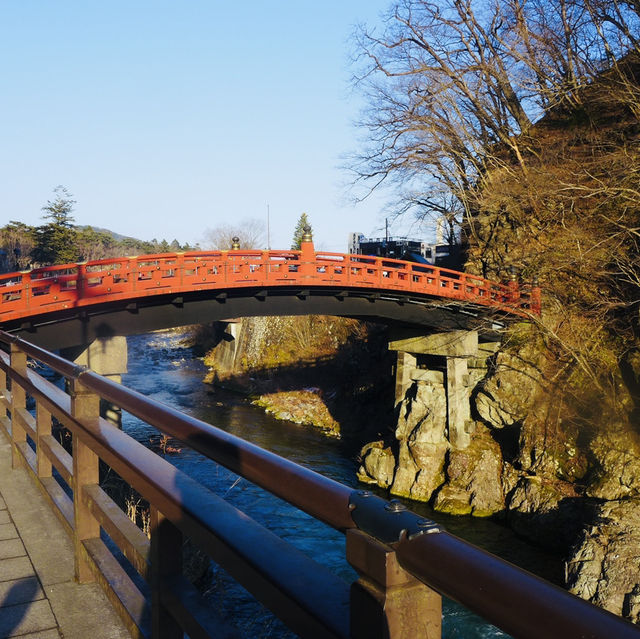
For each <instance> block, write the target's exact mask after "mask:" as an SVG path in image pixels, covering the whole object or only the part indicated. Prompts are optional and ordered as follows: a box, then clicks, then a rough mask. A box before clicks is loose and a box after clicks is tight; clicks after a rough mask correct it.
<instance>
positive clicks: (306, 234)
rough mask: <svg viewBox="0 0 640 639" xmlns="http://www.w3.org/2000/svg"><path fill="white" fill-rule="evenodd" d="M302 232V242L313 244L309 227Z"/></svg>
mask: <svg viewBox="0 0 640 639" xmlns="http://www.w3.org/2000/svg"><path fill="white" fill-rule="evenodd" d="M302 230H303V231H304V235H303V236H302V241H303V242H313V237H312V236H311V227H310V226H309V225H307V226H305V227H304V228H303V229H302Z"/></svg>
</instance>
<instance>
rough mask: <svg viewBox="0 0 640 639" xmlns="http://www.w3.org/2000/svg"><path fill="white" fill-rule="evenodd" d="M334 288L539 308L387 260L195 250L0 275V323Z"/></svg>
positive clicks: (489, 285)
mask: <svg viewBox="0 0 640 639" xmlns="http://www.w3.org/2000/svg"><path fill="white" fill-rule="evenodd" d="M261 286H265V287H267V286H303V287H314V286H316V287H323V286H325V287H326V286H340V287H345V288H348V289H364V290H367V289H376V290H382V291H384V290H389V291H394V292H398V291H400V292H406V293H407V294H409V295H423V296H430V297H433V298H444V299H451V300H455V301H458V302H468V303H471V304H480V305H483V306H487V307H492V308H495V309H496V310H499V311H501V312H505V313H511V314H515V315H523V316H526V315H530V314H539V313H540V291H539V289H537V288H535V287H526V286H522V287H521V286H519V285H518V283H517V282H515V281H514V282H511V283H510V284H508V285H507V284H500V283H496V282H491V281H490V280H487V279H485V278H482V277H478V276H476V275H472V274H469V273H462V272H458V271H452V270H449V269H443V268H439V267H436V266H429V265H428V264H416V263H413V262H404V261H402V260H394V259H390V258H380V257H370V256H364V255H350V254H342V253H325V252H316V251H315V250H314V248H313V244H311V243H307V244H306V245H305V244H303V248H302V251H240V250H232V251H208V252H207V251H199V252H187V253H166V254H158V255H142V256H137V257H123V258H110V259H104V260H95V261H92V262H86V263H80V264H65V265H61V266H50V267H45V268H39V269H34V270H32V271H23V272H18V273H8V274H5V275H2V276H0V322H2V321H8V320H13V319H16V318H20V317H26V316H29V315H34V314H38V313H47V312H53V311H59V310H64V309H68V308H75V307H82V306H89V305H92V304H96V303H101V302H108V301H115V300H129V299H136V298H140V297H145V296H148V295H163V294H180V293H185V292H190V291H198V290H211V289H216V288H225V289H233V288H242V287H261Z"/></svg>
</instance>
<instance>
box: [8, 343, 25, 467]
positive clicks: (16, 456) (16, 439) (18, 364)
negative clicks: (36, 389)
mask: <svg viewBox="0 0 640 639" xmlns="http://www.w3.org/2000/svg"><path fill="white" fill-rule="evenodd" d="M11 368H12V369H13V370H14V371H16V373H20V374H21V375H24V376H26V374H27V354H26V353H25V352H23V351H22V350H20V348H19V347H18V346H17V345H16V344H11ZM26 405H27V394H26V392H25V390H24V388H22V386H20V385H19V384H17V383H15V381H14V380H11V465H12V467H13V468H17V467H18V466H20V465H21V464H22V459H23V457H22V453H21V452H20V451H19V450H18V446H17V445H18V444H20V443H22V442H26V441H27V432H26V431H25V429H24V428H22V426H20V424H19V420H18V419H16V415H17V414H18V409H20V408H25V407H26Z"/></svg>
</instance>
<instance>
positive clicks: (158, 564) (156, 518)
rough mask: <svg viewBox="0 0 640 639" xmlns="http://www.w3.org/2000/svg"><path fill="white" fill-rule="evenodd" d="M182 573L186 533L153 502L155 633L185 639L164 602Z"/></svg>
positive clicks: (166, 638)
mask: <svg viewBox="0 0 640 639" xmlns="http://www.w3.org/2000/svg"><path fill="white" fill-rule="evenodd" d="M181 575H182V533H181V532H180V530H179V529H178V528H176V526H174V525H173V524H172V523H171V521H169V520H168V519H167V518H166V517H165V516H164V515H163V514H162V513H161V512H160V511H159V510H158V509H157V508H156V507H155V506H153V505H151V593H152V594H151V636H152V637H153V639H182V637H183V634H184V633H183V630H182V628H181V627H180V626H179V625H178V623H177V622H176V620H175V619H174V618H173V616H172V615H171V614H170V613H169V611H168V610H167V609H166V608H165V606H164V605H163V603H162V589H163V588H165V587H166V583H165V582H166V581H167V580H169V579H171V578H172V577H180V576H181Z"/></svg>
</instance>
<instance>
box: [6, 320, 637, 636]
mask: <svg viewBox="0 0 640 639" xmlns="http://www.w3.org/2000/svg"><path fill="white" fill-rule="evenodd" d="M0 344H4V347H5V349H8V352H6V351H4V350H3V351H0V430H2V431H4V433H5V434H6V436H8V437H9V438H10V440H11V443H12V455H13V462H14V465H24V466H25V467H26V468H27V470H29V471H30V473H31V474H32V476H33V477H34V479H35V480H36V482H37V483H38V485H39V486H40V487H41V489H42V491H43V493H44V495H45V496H46V497H47V499H48V500H49V502H50V503H51V505H52V507H53V509H54V511H55V512H56V514H57V515H58V517H59V518H60V520H61V521H62V523H63V525H64V527H65V528H66V530H67V531H68V533H69V534H70V535H71V538H72V540H73V544H74V548H75V562H76V577H77V579H78V580H79V581H90V580H92V579H96V580H97V581H98V582H99V583H100V584H101V586H102V587H103V588H104V589H105V591H106V593H107V595H108V596H109V598H110V599H111V601H112V603H113V604H114V606H115V608H116V610H117V611H118V612H119V613H120V615H121V616H122V618H123V619H124V620H125V622H126V623H127V625H128V627H129V629H130V631H131V634H132V635H133V636H136V637H138V636H141V637H142V636H144V637H146V636H152V637H158V638H163V639H164V638H167V639H177V638H178V637H180V638H181V637H182V636H183V632H186V633H187V634H188V635H189V636H190V637H193V638H195V637H231V636H237V633H236V631H235V630H234V629H233V628H230V627H229V626H228V625H227V624H225V623H224V622H223V621H221V620H220V618H219V615H218V614H217V613H216V612H214V611H212V610H211V609H210V608H209V607H208V606H207V604H206V603H205V602H204V601H203V600H202V598H201V597H200V595H199V594H198V593H197V592H196V590H195V589H194V588H193V587H192V586H191V585H190V584H189V583H188V582H187V581H186V580H185V579H184V578H183V576H182V566H181V557H182V552H181V551H182V540H183V538H184V537H188V538H190V539H191V540H192V541H193V542H194V543H195V544H196V545H197V546H198V547H199V548H201V549H202V550H203V551H204V552H205V553H206V554H207V555H208V556H209V557H211V559H212V560H213V561H215V562H216V563H218V564H219V565H220V566H222V567H223V568H224V569H225V570H227V571H228V572H229V573H230V574H231V575H232V576H233V577H234V578H235V579H237V580H238V581H239V582H240V583H241V584H242V585H244V587H245V588H247V589H248V590H249V591H250V592H251V593H252V594H253V595H254V596H255V597H256V598H257V599H258V600H260V601H262V602H263V603H264V604H265V605H266V606H267V607H269V608H270V609H271V610H272V611H273V612H274V613H275V614H276V615H277V616H278V617H280V618H281V619H282V620H283V621H284V622H285V623H286V624H287V625H288V626H289V627H290V628H292V629H293V630H294V631H295V632H296V633H298V634H299V635H300V636H303V637H345V638H346V637H352V638H356V639H360V638H362V639H365V638H366V639H377V638H380V639H382V638H385V639H400V638H406V637H411V638H413V637H426V638H427V639H437V638H438V637H440V633H441V599H440V597H441V595H444V596H447V597H450V598H452V599H454V600H457V601H459V602H460V603H461V604H463V605H464V606H467V607H468V608H469V609H471V610H472V611H474V612H476V613H478V614H480V615H481V616H483V617H485V618H486V619H487V620H488V621H490V622H491V623H493V624H495V625H497V626H499V627H500V628H502V629H503V630H505V631H506V632H508V633H510V634H511V635H513V636H514V637H523V638H529V637H531V638H534V637H535V638H536V639H537V638H539V637H545V638H547V637H548V638H551V639H553V638H558V639H560V638H562V639H570V638H573V637H575V638H578V637H582V638H591V639H605V638H606V639H610V638H611V637H616V638H617V639H632V638H635V639H638V637H640V631H639V630H638V629H637V628H636V627H635V626H632V625H631V624H629V623H627V622H625V621H624V620H622V619H620V618H619V617H616V616H614V615H611V614H610V613H607V612H605V611H602V610H600V609H598V608H596V607H595V606H592V605H591V604H589V603H587V602H584V601H582V600H580V599H578V598H577V597H574V596H572V595H570V594H569V593H567V592H565V591H563V590H561V589H559V588H557V587H556V586H553V585H551V584H549V583H547V582H545V581H543V580H541V579H539V578H537V577H535V576H533V575H531V574H530V573H527V572H525V571H522V570H520V569H518V568H516V567H515V566H513V565H511V564H509V563H507V562H504V561H502V560H500V559H498V558H496V557H494V556H492V555H490V554H488V553H485V552H483V551H481V550H479V549H478V548H475V547H474V546H472V545H470V544H468V543H466V542H464V541H462V540H460V539H458V538H457V537H455V536H453V535H450V534H449V533H447V532H446V531H444V530H443V529H442V528H441V527H440V526H438V525H437V524H436V523H434V522H433V521H430V520H427V519H424V518H421V517H419V516H418V515H415V514H413V513H411V512H410V511H408V510H406V509H404V508H403V507H402V505H401V504H399V503H398V502H394V501H391V502H387V501H386V500H384V499H380V498H378V497H376V496H374V495H372V494H370V493H368V492H367V491H358V490H352V489H351V488H348V487H346V486H344V485H342V484H339V483H337V482H335V481H333V480H330V479H328V478H326V477H323V476H322V475H319V474H317V473H314V472H312V471H310V470H308V469H305V468H303V467H301V466H298V465H296V464H294V463H292V462H290V461H288V460H286V459H283V458H281V457H278V456H277V455H275V454H273V453H270V452H267V451H264V450H262V449H260V448H258V447H257V446H255V445H253V444H251V443H249V442H246V441H244V440H241V439H239V438H237V437H234V436H233V435H230V434H228V433H226V432H224V431H221V430H219V429H217V428H215V427H213V426H210V425H208V424H205V423H203V422H200V421H199V420H197V419H194V418H192V417H190V416H188V415H184V414H182V413H180V412H179V411H177V410H175V409H172V408H169V407H167V406H164V405H162V404H160V403H158V402H155V401H153V400H150V399H148V398H146V397H144V396H143V395H140V394H139V393H136V392H134V391H131V390H129V389H127V388H125V387H124V386H121V385H119V384H117V383H115V382H113V381H110V380H107V379H105V378H102V377H100V376H99V375H97V374H95V373H93V372H91V371H89V370H87V369H85V368H83V367H78V366H76V365H73V364H71V363H70V362H68V361H66V360H63V359H61V358H59V357H58V356H56V355H53V354H51V353H49V352H47V351H44V350H42V349H41V348H39V347H36V346H33V345H31V344H29V343H27V342H25V341H23V340H20V339H18V338H15V337H13V336H11V335H8V334H7V333H4V332H1V331H0ZM35 363H39V364H44V365H46V366H48V367H50V368H51V369H52V370H54V371H56V372H57V373H58V374H60V375H62V376H63V377H64V378H65V380H66V381H67V385H68V391H67V392H66V391H63V390H61V389H59V388H58V387H56V386H54V385H53V384H52V383H51V382H49V381H48V380H47V379H45V378H43V377H42V376H41V375H40V374H39V373H38V372H37V369H36V368H35V367H34V366H33V364H35ZM100 399H106V400H107V401H108V402H110V403H112V404H116V405H118V406H120V407H121V408H122V409H123V410H125V411H128V412H130V413H131V414H133V415H135V416H136V417H138V418H139V419H141V420H143V421H144V422H146V423H148V424H150V425H152V426H154V427H155V428H157V429H159V430H160V431H161V432H163V433H166V434H168V435H170V436H172V437H175V438H177V439H179V440H181V441H183V442H184V443H185V444H187V445H189V446H191V447H192V448H193V449H195V450H196V451H198V452H200V453H202V454H203V455H205V456H206V457H208V458H210V459H212V460H215V461H216V462H218V463H220V464H222V465H224V466H226V467H227V468H229V469H230V470H232V471H233V472H235V473H238V474H239V475H240V476H242V477H245V478H247V479H248V480H250V481H252V482H254V483H256V484H257V485H259V486H262V487H263V488H265V489H266V490H268V491H270V492H272V493H273V494H275V495H277V496H279V497H281V498H282V499H285V500H287V501H288V502H290V503H291V504H293V505H294V506H296V507H298V508H300V509H302V510H304V511H305V512H307V513H309V514H310V515H312V516H313V517H316V518H318V519H320V520H321V521H323V522H325V523H327V524H328V525H330V526H332V527H334V528H336V529H337V530H340V531H342V532H344V533H345V536H346V558H347V560H348V561H349V562H350V563H351V564H352V565H353V566H354V568H355V569H356V571H357V572H358V574H359V579H358V580H357V581H356V582H354V583H353V584H347V583H345V582H344V581H343V580H341V579H340V578H338V577H336V576H335V575H334V574H332V573H331V572H330V571H329V570H328V569H327V568H326V567H324V566H322V565H321V564H319V563H318V562H316V561H314V560H312V559H310V558H308V557H306V556H305V555H303V554H302V553H300V552H299V551H298V550H296V549H295V548H294V547H292V546H291V545H290V544H288V543H287V542H285V541H283V540H282V539H280V538H279V537H277V536H276V535H274V534H273V533H272V532H270V531H269V530H267V529H265V528H264V527H262V526H260V525H259V524H257V523H256V522H254V521H253V520H252V519H251V518H250V517H248V516H247V515H246V514H244V513H242V512H240V511H238V510H237V509H235V508H234V507H232V506H231V505H229V504H228V503H227V502H225V501H224V500H223V499H221V498H219V497H218V496H216V495H215V494H213V493H212V492H211V491H210V490H208V489H207V488H205V487H204V486H202V485H201V484H199V483H198V482H197V481H195V480H193V479H191V478H190V477H188V476H186V475H185V474H184V473H182V472H181V471H179V470H178V469H176V468H175V467H174V466H172V465H171V464H169V463H168V462H167V461H166V460H164V459H163V458H162V457H160V456H158V455H157V454H155V453H154V452H152V451H151V450H149V449H147V448H146V447H145V446H143V445H142V444H140V443H138V442H137V441H135V440H133V439H132V438H131V437H129V436H128V435H126V434H125V433H124V432H122V431H121V430H119V429H118V428H116V427H115V426H113V425H112V424H110V423H109V422H107V421H105V420H104V419H102V418H101V417H100V416H99V404H100ZM54 421H55V423H58V424H61V425H62V426H64V427H65V428H67V429H68V431H69V432H70V433H71V438H72V439H71V447H70V450H67V449H65V448H64V447H63V446H61V445H60V443H59V442H58V440H57V439H56V438H54V436H53V434H52V424H53V423H54ZM100 460H102V461H103V462H104V463H106V464H107V465H108V466H109V467H110V468H111V469H113V471H115V472H116V473H117V474H118V475H119V476H120V477H121V478H122V479H123V480H124V481H125V482H127V484H129V485H130V486H131V487H133V488H134V489H135V490H136V491H137V492H138V493H140V495H142V496H143V497H144V498H145V499H146V500H147V501H148V502H149V504H150V520H151V529H150V539H149V538H148V537H147V536H146V535H145V534H144V533H143V532H142V531H141V530H140V529H139V528H137V527H136V526H135V525H134V524H133V523H132V522H131V521H130V520H129V519H128V518H127V517H126V515H125V514H124V512H122V510H121V508H120V507H119V506H118V505H117V504H116V503H115V502H114V501H113V500H112V499H111V498H110V497H109V496H108V495H107V494H106V492H105V491H104V490H103V489H102V488H101V486H100V470H99V468H100V467H99V461H100ZM54 469H55V472H54ZM303 532H304V531H302V533H303ZM105 536H108V538H109V539H110V540H111V543H106V542H105ZM43 543H46V541H45V540H43ZM114 544H115V546H117V547H118V548H119V553H121V555H122V556H119V553H117V552H114V551H112V546H113V545H114ZM123 564H125V566H124V567H123ZM132 572H133V573H135V574H134V575H133V576H131V574H132ZM136 574H137V577H136Z"/></svg>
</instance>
